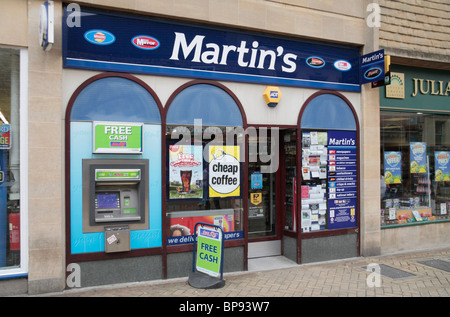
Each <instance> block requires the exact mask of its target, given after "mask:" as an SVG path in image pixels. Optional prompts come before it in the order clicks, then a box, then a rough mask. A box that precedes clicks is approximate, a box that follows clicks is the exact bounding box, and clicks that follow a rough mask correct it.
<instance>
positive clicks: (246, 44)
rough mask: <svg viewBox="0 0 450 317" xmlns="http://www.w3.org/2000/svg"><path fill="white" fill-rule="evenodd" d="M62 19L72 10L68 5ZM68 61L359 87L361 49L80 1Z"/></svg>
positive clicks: (66, 45) (66, 42) (66, 41)
mask: <svg viewBox="0 0 450 317" xmlns="http://www.w3.org/2000/svg"><path fill="white" fill-rule="evenodd" d="M63 11H64V16H63V21H67V19H68V18H70V17H68V15H69V14H70V10H69V12H68V11H67V10H66V8H64V10H63ZM63 62H64V67H66V68H78V69H95V70H102V71H117V72H131V73H143V74H152V75H162V76H173V77H188V78H199V79H212V80H224V81H237V82H248V83H257V84H265V85H280V86H281V85H282V86H294V87H306V88H316V89H332V90H343V91H355V92H359V91H361V86H360V71H359V70H360V65H359V64H360V49H359V48H358V47H352V46H345V45H339V44H332V43H323V42H318V41H309V40H300V39H294V38H287V37H282V36H276V35H269V34H260V33H258V34H257V33H252V32H250V31H241V30H239V31H238V30H234V29H229V28H221V27H213V26H204V25H198V24H187V23H180V22H174V21H169V20H165V19H156V18H150V17H142V16H131V15H125V14H115V13H109V12H103V11H97V10H91V9H85V8H82V14H81V23H80V26H77V27H70V26H69V25H67V23H63Z"/></svg>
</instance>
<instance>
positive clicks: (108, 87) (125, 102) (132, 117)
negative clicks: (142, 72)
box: [70, 77, 161, 124]
mask: <svg viewBox="0 0 450 317" xmlns="http://www.w3.org/2000/svg"><path fill="white" fill-rule="evenodd" d="M70 120H78V121H96V120H99V121H119V122H120V121H124V120H125V121H127V122H144V123H156V124H160V123H161V115H160V113H159V109H158V106H157V104H156V101H155V99H154V98H153V96H152V95H151V94H150V93H149V92H148V91H147V90H146V89H145V88H144V87H143V86H141V85H139V84H137V83H136V82H134V81H132V80H130V79H127V78H122V77H105V78H102V79H99V80H96V81H94V82H92V83H90V84H89V85H88V86H86V87H85V88H84V89H83V90H82V91H81V92H80V93H79V94H78V96H77V97H76V100H75V102H74V103H73V106H72V111H71V114H70Z"/></svg>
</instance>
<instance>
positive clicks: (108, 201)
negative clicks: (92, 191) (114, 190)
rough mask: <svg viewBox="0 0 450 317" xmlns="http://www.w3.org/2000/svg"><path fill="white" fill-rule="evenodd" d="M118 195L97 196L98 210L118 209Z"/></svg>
mask: <svg viewBox="0 0 450 317" xmlns="http://www.w3.org/2000/svg"><path fill="white" fill-rule="evenodd" d="M118 199H119V198H118V195H117V194H97V206H98V207H97V208H98V209H106V208H118V206H117V201H118Z"/></svg>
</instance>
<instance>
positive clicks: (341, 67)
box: [333, 59, 352, 72]
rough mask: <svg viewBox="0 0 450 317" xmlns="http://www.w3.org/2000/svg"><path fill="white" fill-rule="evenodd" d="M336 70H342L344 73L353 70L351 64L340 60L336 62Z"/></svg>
mask: <svg viewBox="0 0 450 317" xmlns="http://www.w3.org/2000/svg"><path fill="white" fill-rule="evenodd" d="M333 65H334V68H336V69H337V70H340V71H342V72H346V71H349V70H350V69H351V68H352V64H350V63H349V62H348V61H346V60H343V59H340V60H338V61H335V62H334V64H333Z"/></svg>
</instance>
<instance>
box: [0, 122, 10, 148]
mask: <svg viewBox="0 0 450 317" xmlns="http://www.w3.org/2000/svg"><path fill="white" fill-rule="evenodd" d="M10 148H11V125H9V124H2V125H0V150H8V149H10Z"/></svg>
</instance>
